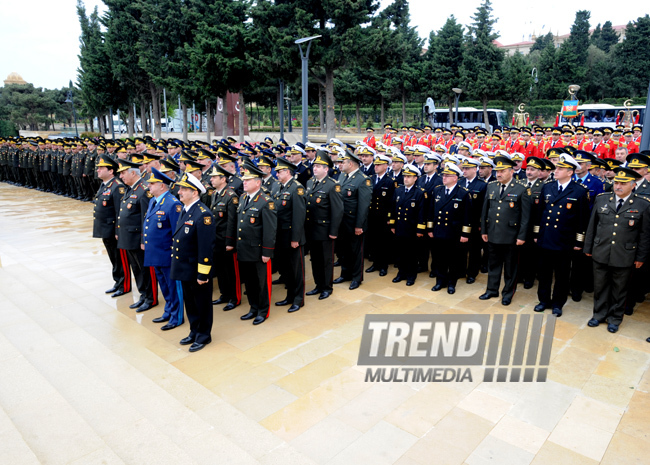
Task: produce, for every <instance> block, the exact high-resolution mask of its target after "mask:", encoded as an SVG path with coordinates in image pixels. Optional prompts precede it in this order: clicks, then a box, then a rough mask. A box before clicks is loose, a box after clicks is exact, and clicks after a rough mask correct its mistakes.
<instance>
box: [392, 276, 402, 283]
mask: <svg viewBox="0 0 650 465" xmlns="http://www.w3.org/2000/svg"><path fill="white" fill-rule="evenodd" d="M393 282H394V283H401V282H402V277H401V276H400V275H397V276H395V277H394V278H393Z"/></svg>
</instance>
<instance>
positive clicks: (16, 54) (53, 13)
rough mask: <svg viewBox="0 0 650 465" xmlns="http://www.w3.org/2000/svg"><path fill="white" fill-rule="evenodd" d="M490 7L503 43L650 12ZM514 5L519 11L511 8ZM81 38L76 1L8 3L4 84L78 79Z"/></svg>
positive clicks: (466, 14) (425, 26)
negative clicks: (579, 13) (582, 15)
mask: <svg viewBox="0 0 650 465" xmlns="http://www.w3.org/2000/svg"><path fill="white" fill-rule="evenodd" d="M84 3H85V5H86V9H87V12H88V14H90V13H91V12H92V10H93V8H94V7H95V6H98V7H99V10H100V12H102V11H104V10H105V6H104V4H103V3H102V2H101V0H84ZM390 3H391V0H381V5H382V6H385V5H388V4H390ZM480 3H481V2H480V1H477V0H454V1H450V2H438V1H433V0H411V2H410V6H411V22H412V24H413V25H415V26H416V27H417V29H418V32H419V34H420V36H422V37H423V38H428V36H429V32H430V31H431V30H435V31H437V30H439V29H440V28H441V27H442V26H443V25H444V23H445V21H446V20H447V18H448V17H449V16H450V15H452V14H453V15H454V16H455V17H456V19H457V20H458V22H460V23H461V24H463V25H466V24H469V23H470V22H471V16H472V15H473V14H474V12H475V11H476V8H477V6H478V5H479V4H480ZM578 4H579V5H578ZM492 5H493V10H494V11H493V14H494V16H495V17H496V18H498V22H497V24H496V29H497V31H498V32H499V34H500V36H501V37H500V38H499V41H500V42H501V43H503V44H511V43H515V42H521V41H523V40H529V39H530V35H531V34H532V33H533V32H534V33H535V34H537V35H540V33H544V34H545V33H547V32H548V31H552V32H553V33H554V34H557V33H559V34H566V33H568V32H569V30H570V28H571V24H572V23H573V20H574V19H575V12H576V10H578V9H580V8H588V9H590V11H591V20H590V22H591V25H592V27H594V26H595V25H596V24H598V23H601V24H602V23H604V22H605V21H608V20H609V21H612V24H613V25H614V26H616V25H619V24H627V23H628V21H630V20H635V19H636V18H638V17H639V16H641V15H643V14H646V13H647V11H648V7H647V0H628V1H626V2H625V3H623V4H620V5H622V6H623V7H622V8H621V7H618V6H617V5H616V4H613V3H611V2H605V1H603V0H596V1H595V2H590V4H585V3H583V2H575V3H574V4H573V5H569V4H568V2H566V1H559V0H547V1H546V2H529V3H528V5H532V6H527V4H526V3H523V4H522V3H515V2H513V1H511V0H493V2H492ZM513 5H517V7H516V8H512V6H513ZM587 5H588V6H587ZM79 34H80V28H79V20H78V18H77V13H76V0H15V1H11V2H4V3H3V6H2V16H1V17H0V44H1V45H0V51H1V53H0V81H4V80H5V79H6V78H7V76H8V75H9V73H11V72H17V73H18V74H20V75H21V76H22V77H23V79H25V80H26V81H27V82H31V83H33V84H34V85H35V86H37V87H47V88H60V87H63V86H65V85H67V84H68V82H69V81H70V80H73V81H76V79H77V67H78V66H79V60H78V58H77V55H78V53H79ZM0 85H1V84H0Z"/></svg>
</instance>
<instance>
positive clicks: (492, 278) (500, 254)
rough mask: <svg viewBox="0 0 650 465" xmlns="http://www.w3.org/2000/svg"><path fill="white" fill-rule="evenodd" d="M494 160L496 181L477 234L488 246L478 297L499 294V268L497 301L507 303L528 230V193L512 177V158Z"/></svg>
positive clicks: (490, 187) (485, 205)
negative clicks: (483, 288) (482, 287)
mask: <svg viewBox="0 0 650 465" xmlns="http://www.w3.org/2000/svg"><path fill="white" fill-rule="evenodd" d="M494 163H495V166H496V168H495V170H496V173H497V181H496V182H491V183H490V184H488V186H487V189H486V192H485V202H484V203H483V211H482V212H481V237H482V239H483V241H484V242H486V243H487V245H488V283H487V290H486V291H485V293H484V294H482V295H481V296H480V297H479V299H481V300H487V299H490V298H492V297H497V296H498V295H499V284H500V282H501V272H502V270H503V278H504V285H503V290H502V293H501V304H502V305H510V303H511V302H512V297H513V296H514V294H515V291H516V288H517V261H518V250H517V248H518V247H519V246H521V245H523V244H524V243H525V241H526V233H527V231H528V222H529V219H530V195H529V194H528V191H527V189H526V187H525V186H524V185H523V184H521V183H520V182H519V181H517V180H515V179H513V176H512V175H513V168H514V166H515V163H514V162H513V161H512V160H510V159H509V158H508V157H504V156H500V155H499V156H496V157H495V158H494Z"/></svg>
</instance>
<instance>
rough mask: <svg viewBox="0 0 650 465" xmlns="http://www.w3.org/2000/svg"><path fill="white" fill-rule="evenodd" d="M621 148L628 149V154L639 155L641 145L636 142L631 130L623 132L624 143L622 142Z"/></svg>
mask: <svg viewBox="0 0 650 465" xmlns="http://www.w3.org/2000/svg"><path fill="white" fill-rule="evenodd" d="M619 147H625V148H627V153H629V154H632V153H639V143H638V142H635V141H634V133H633V132H632V131H630V130H629V129H628V130H627V131H623V142H621V144H620V145H619Z"/></svg>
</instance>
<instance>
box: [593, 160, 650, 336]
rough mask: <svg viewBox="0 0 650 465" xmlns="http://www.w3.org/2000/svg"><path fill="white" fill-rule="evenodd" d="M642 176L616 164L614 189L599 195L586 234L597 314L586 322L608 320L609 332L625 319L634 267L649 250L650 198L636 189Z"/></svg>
mask: <svg viewBox="0 0 650 465" xmlns="http://www.w3.org/2000/svg"><path fill="white" fill-rule="evenodd" d="M639 178H640V175H639V174H638V173H637V172H635V171H634V170H632V169H630V168H616V177H615V178H614V192H613V193H603V194H600V195H599V196H598V197H596V201H595V202H594V210H593V214H592V216H591V219H590V221H589V227H588V228H587V234H586V238H585V247H584V252H585V254H587V255H590V256H591V257H592V258H593V264H594V314H593V317H592V318H591V319H590V320H589V322H588V323H587V324H588V325H589V326H591V327H595V326H598V325H599V324H600V323H603V322H605V321H606V322H607V330H608V331H609V332H610V333H615V332H616V331H618V327H619V325H620V324H621V322H622V321H623V312H624V310H625V300H626V294H627V289H628V287H629V285H630V277H631V275H632V271H633V270H635V269H636V270H638V269H640V268H641V266H642V265H643V264H644V263H645V262H647V259H648V253H649V252H650V201H648V199H647V198H645V197H641V196H639V195H636V194H635V193H634V192H633V189H634V183H635V181H636V180H638V179H639Z"/></svg>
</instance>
